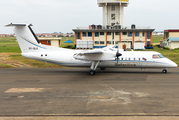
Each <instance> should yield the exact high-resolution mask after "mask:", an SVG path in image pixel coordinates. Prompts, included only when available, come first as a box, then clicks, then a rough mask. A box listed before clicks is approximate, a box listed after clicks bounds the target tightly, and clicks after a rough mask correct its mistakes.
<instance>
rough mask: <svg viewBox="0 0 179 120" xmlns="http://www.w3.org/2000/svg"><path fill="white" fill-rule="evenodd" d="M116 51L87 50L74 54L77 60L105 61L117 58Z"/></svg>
mask: <svg viewBox="0 0 179 120" xmlns="http://www.w3.org/2000/svg"><path fill="white" fill-rule="evenodd" d="M115 55H116V53H115V52H111V51H103V50H102V49H99V50H87V51H82V52H80V53H76V54H74V56H73V57H74V58H75V59H77V60H86V61H105V60H115Z"/></svg>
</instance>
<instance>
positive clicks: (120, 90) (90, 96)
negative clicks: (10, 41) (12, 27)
mask: <svg viewBox="0 0 179 120" xmlns="http://www.w3.org/2000/svg"><path fill="white" fill-rule="evenodd" d="M0 103H1V104H0V116H1V117H8V116H17V117H20V116H27V117H28V116H37V117H38V116H39V117H40V116H49V117H50V116H64V117H65V116H82V117H83V116H106V117H107V116H139V117H140V116H176V117H177V116H179V69H178V68H175V69H169V70H168V73H167V74H163V73H162V69H146V70H145V71H142V70H140V69H106V70H104V71H101V70H99V69H98V70H97V71H96V75H95V76H90V75H89V68H71V69H70V68H64V69H0ZM0 119H1V118H0ZM4 119H5V118H4Z"/></svg>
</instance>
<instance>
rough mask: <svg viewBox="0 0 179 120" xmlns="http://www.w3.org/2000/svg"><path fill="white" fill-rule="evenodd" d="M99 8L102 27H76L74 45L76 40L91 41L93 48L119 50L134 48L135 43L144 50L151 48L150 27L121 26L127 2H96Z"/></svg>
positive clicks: (104, 0) (98, 0) (107, 0)
mask: <svg viewBox="0 0 179 120" xmlns="http://www.w3.org/2000/svg"><path fill="white" fill-rule="evenodd" d="M97 4H98V6H99V7H103V25H89V27H86V28H85V27H77V29H73V31H74V32H75V44H76V43H77V41H78V40H93V44H94V48H103V47H106V46H108V45H117V46H118V48H121V49H124V48H125V49H131V48H134V43H135V42H136V41H141V42H142V43H144V46H145V48H152V47H151V46H152V32H153V31H154V29H150V27H136V25H134V24H133V25H131V27H124V26H123V18H124V8H125V7H127V6H128V4H129V0H97ZM144 46H143V48H144Z"/></svg>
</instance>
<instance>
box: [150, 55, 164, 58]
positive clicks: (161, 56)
mask: <svg viewBox="0 0 179 120" xmlns="http://www.w3.org/2000/svg"><path fill="white" fill-rule="evenodd" d="M152 58H154V59H155V58H164V56H163V55H161V54H156V55H153V57H152Z"/></svg>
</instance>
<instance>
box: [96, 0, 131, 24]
mask: <svg viewBox="0 0 179 120" xmlns="http://www.w3.org/2000/svg"><path fill="white" fill-rule="evenodd" d="M128 4H129V0H98V6H99V7H103V27H106V26H111V27H113V26H115V25H120V26H121V27H123V17H124V7H127V6H128Z"/></svg>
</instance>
